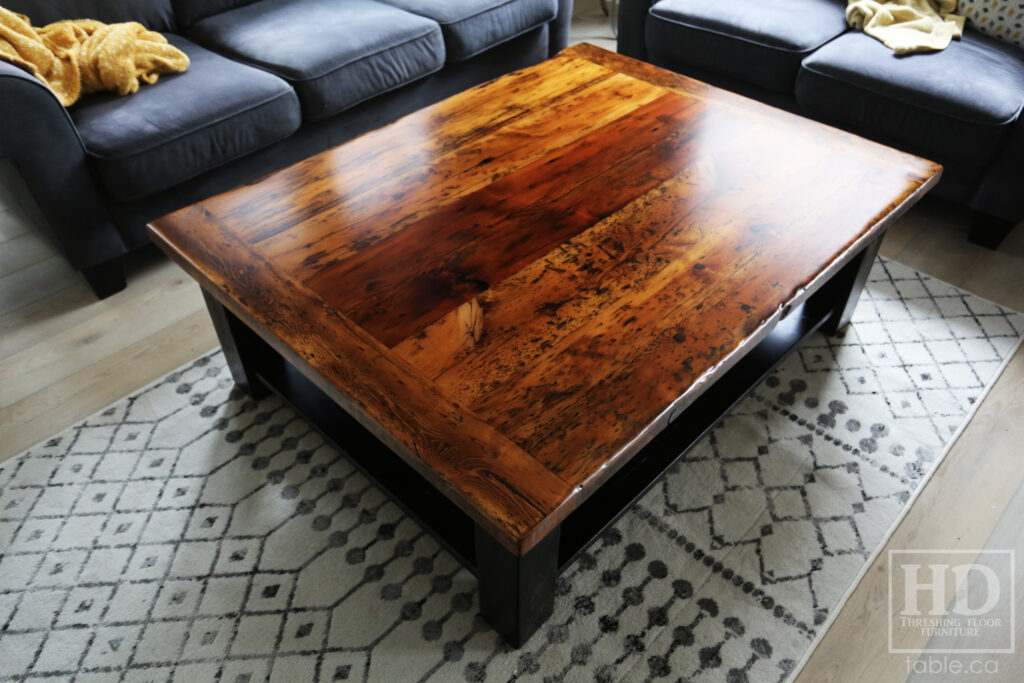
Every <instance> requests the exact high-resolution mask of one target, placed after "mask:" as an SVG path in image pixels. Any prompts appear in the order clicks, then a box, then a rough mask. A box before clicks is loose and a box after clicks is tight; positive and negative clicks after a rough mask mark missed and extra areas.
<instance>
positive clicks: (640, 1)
mask: <svg viewBox="0 0 1024 683" xmlns="http://www.w3.org/2000/svg"><path fill="white" fill-rule="evenodd" d="M655 2H656V0H619V36H618V37H619V42H618V51H619V54H622V55H626V56H627V57H635V58H637V59H643V60H646V59H647V40H646V38H645V36H644V32H645V30H646V28H645V27H646V26H647V13H648V11H649V10H650V9H651V5H653V4H654V3H655Z"/></svg>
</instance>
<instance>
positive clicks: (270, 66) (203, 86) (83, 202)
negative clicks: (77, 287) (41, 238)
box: [0, 0, 572, 297]
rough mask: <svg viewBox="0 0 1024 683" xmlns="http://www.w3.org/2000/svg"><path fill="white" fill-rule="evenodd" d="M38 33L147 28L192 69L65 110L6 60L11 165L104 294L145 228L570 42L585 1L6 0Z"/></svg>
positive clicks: (0, 96) (3, 126)
mask: <svg viewBox="0 0 1024 683" xmlns="http://www.w3.org/2000/svg"><path fill="white" fill-rule="evenodd" d="M3 5H4V6H5V7H6V8H8V9H10V10H13V11H15V12H20V13H23V14H26V15H28V17H29V18H30V19H31V20H32V22H33V24H34V25H37V26H38V25H43V24H47V23H49V22H52V21H57V20H60V19H69V18H86V17H87V18H92V19H99V20H102V21H107V22H115V21H138V22H140V23H142V24H144V25H145V26H147V27H148V28H151V29H153V30H156V31H160V32H162V33H164V34H165V35H166V36H167V37H168V39H169V40H170V42H171V43H173V44H174V45H176V46H178V47H179V48H181V49H182V50H183V51H184V52H185V53H186V54H187V55H188V56H189V58H190V60H191V66H190V67H189V69H188V70H187V71H186V72H185V73H182V74H174V75H168V76H163V77H161V79H160V80H159V82H158V83H157V84H155V85H152V86H143V87H142V88H141V89H140V91H139V93H138V94H136V95H132V96H129V97H117V96H114V95H108V94H96V95H89V96H87V97H85V98H83V99H82V100H80V101H79V102H78V103H76V104H75V105H74V106H72V107H70V108H68V109H65V108H64V107H62V106H61V105H60V104H59V103H58V102H57V100H56V98H55V97H54V96H53V94H52V93H51V92H50V91H49V90H48V89H47V88H46V87H45V86H44V85H43V84H42V83H40V82H39V81H37V80H36V79H35V78H33V77H32V76H31V75H29V74H28V73H26V72H25V71H22V70H20V69H18V68H16V67H14V66H11V65H10V64H7V63H5V62H0V158H7V159H11V160H12V161H13V163H14V165H15V167H16V169H17V170H18V172H19V174H20V175H21V177H22V179H23V180H24V181H25V184H26V185H27V187H28V189H29V191H30V192H31V194H32V195H33V197H34V198H35V200H36V202H37V203H38V204H39V207H40V209H42V213H43V215H44V217H45V218H46V220H47V223H48V225H46V226H44V227H45V228H48V230H49V232H50V233H51V235H52V237H53V239H54V240H55V242H56V244H57V245H58V247H59V248H60V249H61V251H62V252H63V253H64V255H65V256H66V257H67V259H68V261H69V262H70V263H71V264H72V265H73V266H74V267H75V268H77V269H79V270H81V271H82V272H83V274H84V275H85V277H86V279H87V280H88V282H89V284H90V285H91V286H92V287H93V290H94V291H95V292H96V294H97V295H98V296H100V297H104V296H107V295H109V294H112V293H114V292H116V291H118V290H119V289H122V288H123V287H124V286H125V275H124V264H123V258H122V257H123V256H124V255H125V254H126V253H128V252H129V251H131V250H133V249H136V248H138V247H141V246H143V245H144V244H146V243H147V241H148V240H147V237H146V232H145V225H146V222H147V221H149V220H152V219H154V218H157V217H159V216H161V215H163V214H165V213H168V212H170V211H173V210H175V209H178V208H181V207H182V206H187V205H188V204H191V203H194V202H196V201H199V200H201V199H203V198H205V197H208V196H210V195H213V194H216V193H218V192H222V191H225V190H227V189H230V188H232V187H235V186H238V185H240V184H242V183H245V182H249V181H251V180H253V179H255V178H257V177H259V176H262V175H264V174H266V173H268V172H270V171H273V170H276V169H279V168H282V167H284V166H286V165H288V164H290V163H293V162H295V161H298V160H300V159H303V158H305V157H308V156H310V155H312V154H315V153H317V152H319V151H322V150H324V149H327V148H330V147H333V146H335V145H337V144H339V143H342V142H344V141H345V140H348V139H350V138H352V137H354V136H356V135H358V134H360V133H363V132H365V131H367V130H371V129H373V128H377V127H379V126H381V125H384V124H386V123H388V122H390V121H393V120H395V119H397V118H399V117H400V116H402V115H404V114H406V113H409V112H411V111H414V110H416V109H419V108H421V107H423V106H425V105H427V104H431V103H433V102H436V101H438V100H441V99H443V98H445V97H447V96H449V95H452V94H454V93H456V92H459V91H461V90H464V89H466V88H468V87H470V86H473V85H476V84H478V83H481V82H483V81H486V80H489V79H491V78H495V77H497V76H499V75H501V74H504V73H507V72H509V71H512V70H514V69H517V68H521V67H525V66H529V65H531V64H535V63H537V62H540V61H542V60H544V59H546V58H547V57H548V56H550V55H553V54H554V53H556V52H557V51H558V50H560V49H561V48H563V47H564V46H565V45H566V43H567V42H568V33H569V22H570V20H571V16H572V0H444V1H443V2H439V1H435V0H4V2H3Z"/></svg>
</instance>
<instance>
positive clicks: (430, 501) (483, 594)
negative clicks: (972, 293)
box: [204, 237, 881, 647]
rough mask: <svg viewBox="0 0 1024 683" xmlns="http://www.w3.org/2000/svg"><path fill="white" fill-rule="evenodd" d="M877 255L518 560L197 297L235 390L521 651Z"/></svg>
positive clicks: (822, 323)
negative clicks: (627, 518)
mask: <svg viewBox="0 0 1024 683" xmlns="http://www.w3.org/2000/svg"><path fill="white" fill-rule="evenodd" d="M880 243H881V237H879V238H877V239H876V240H875V241H873V242H871V243H870V244H868V245H867V246H866V247H865V249H864V250H863V251H862V252H861V253H860V254H859V255H857V256H856V257H855V258H854V259H853V260H852V261H850V262H849V263H848V264H846V265H845V266H844V267H843V268H842V269H840V270H839V271H838V272H837V273H836V274H835V275H834V276H833V277H832V278H831V279H830V280H828V281H827V282H825V283H824V285H823V286H822V287H821V288H820V289H819V290H818V291H816V292H815V293H813V294H811V295H810V296H809V297H808V298H807V299H806V300H805V301H804V303H803V304H802V305H800V306H799V307H797V308H795V309H794V310H792V311H790V312H789V314H788V315H787V316H786V317H785V318H783V319H782V321H781V322H779V324H778V325H777V326H776V327H775V329H774V330H773V331H772V333H771V334H770V335H769V336H768V337H766V338H765V339H764V340H762V341H761V342H760V343H759V344H757V345H756V346H755V347H754V348H753V349H752V350H751V351H750V352H749V353H748V354H747V355H746V356H744V357H743V358H742V359H741V360H740V361H739V362H737V363H736V365H734V366H733V367H732V368H731V369H730V370H729V371H728V372H727V373H726V374H724V375H723V376H722V377H721V378H720V379H719V380H718V381H716V382H714V383H713V384H711V386H709V387H708V388H707V389H706V390H705V391H704V393H703V394H701V395H700V397H698V398H697V399H696V400H695V401H694V402H693V403H692V404H691V405H690V406H689V407H688V408H687V409H686V410H685V411H683V412H682V413H681V414H680V416H679V417H678V418H676V419H675V420H674V421H673V422H672V423H671V424H670V425H669V426H668V427H667V428H666V429H665V430H664V431H662V432H661V433H660V434H659V435H658V436H656V437H655V438H654V439H653V440H652V441H651V442H650V443H649V444H648V445H647V446H645V447H644V448H643V450H641V451H640V452H639V453H637V454H636V455H635V456H634V457H633V458H632V459H631V460H630V461H629V462H628V463H627V464H626V465H624V466H623V467H622V468H621V469H620V470H619V471H618V472H616V473H615V474H614V475H613V476H612V477H611V478H610V479H608V481H607V482H605V484H604V485H603V486H601V488H599V489H598V490H597V491H595V492H594V493H593V494H592V495H591V496H590V497H589V498H588V499H587V500H586V501H585V502H584V503H583V504H582V505H580V507H579V508H578V509H576V510H575V511H574V512H573V513H572V514H571V515H570V516H569V517H567V518H566V519H565V521H563V522H562V524H561V525H560V526H558V527H556V528H555V529H554V530H553V531H552V532H551V533H550V534H548V535H547V536H546V537H545V538H544V539H543V540H541V541H540V543H538V544H537V545H536V546H535V547H534V548H533V549H531V550H530V551H529V552H528V553H526V554H525V555H523V556H516V555H515V554H513V553H512V552H510V551H509V550H507V549H506V548H505V547H504V546H503V545H502V544H501V543H499V542H498V541H497V540H496V539H494V538H493V537H492V536H491V535H490V534H489V533H487V532H486V531H484V530H482V529H481V528H480V527H479V526H478V525H477V524H476V523H474V522H473V520H471V519H470V517H469V516H468V515H466V513H464V512H463V511H462V510H460V509H459V507H458V506H456V505H455V504H454V503H453V502H451V501H450V500H448V499H447V498H446V497H445V496H443V495H442V494H441V493H440V492H438V491H437V490H436V489H434V488H433V486H431V485H430V484H429V483H428V482H427V480H426V479H424V478H423V477H422V476H421V475H420V474H419V473H417V472H416V471H415V470H414V469H413V468H412V467H411V466H409V465H408V464H406V463H405V461H403V460H402V459H401V458H400V457H399V456H397V455H396V454H394V452H392V451H391V450H390V449H389V448H388V447H387V446H385V445H384V444H383V443H382V442H381V441H379V440H378V439H377V438H376V437H375V436H373V435H372V434H371V433H370V432H369V431H368V430H367V429H366V428H365V427H363V426H362V425H361V424H360V423H359V422H358V421H356V420H355V419H354V418H352V417H351V416H349V415H348V413H346V412H345V411H344V410H343V409H342V408H341V407H339V406H338V405H337V404H336V403H335V402H334V401H332V400H331V399H330V398H329V397H328V396H327V395H326V394H325V393H324V392H323V391H322V390H321V389H320V388H319V387H317V386H316V385H315V384H314V383H313V382H312V381H311V380H310V379H309V378H308V377H306V376H305V375H303V374H302V371H300V369H299V368H296V367H295V366H293V365H292V364H291V363H289V362H288V361H287V360H285V359H284V358H283V357H282V356H281V354H279V353H278V352H277V351H275V350H274V348H273V347H272V346H271V344H270V343H268V342H267V341H265V340H264V339H263V338H261V337H260V335H259V334H257V333H256V332H255V331H253V330H252V329H250V328H248V327H247V326H246V325H245V324H243V323H242V322H241V321H240V320H239V319H238V318H237V317H235V316H234V315H233V314H232V313H231V312H230V311H228V310H227V309H225V308H224V306H223V305H222V304H221V303H220V302H219V301H217V299H215V298H214V297H213V296H211V295H210V294H208V293H206V292H205V291H204V296H205V297H206V303H207V307H208V309H209V311H210V315H211V317H212V319H213V324H214V327H215V328H216V331H217V336H218V337H219V339H220V342H221V346H222V347H223V351H224V355H225V356H226V358H227V362H228V366H229V368H230V370H231V374H232V377H233V378H234V380H235V382H236V383H237V384H238V385H239V386H240V387H242V388H243V389H245V390H246V391H248V392H249V393H250V394H251V395H252V396H253V397H254V398H260V397H262V396H264V395H266V393H267V391H268V390H271V391H273V392H274V393H276V394H278V395H280V396H281V397H282V398H283V399H284V400H285V401H286V402H287V403H289V404H290V405H291V406H292V407H294V408H295V409H296V411H298V412H299V413H300V414H301V415H303V416H304V417H305V418H306V419H308V420H309V421H310V422H311V423H312V424H313V425H314V426H315V427H316V428H317V429H318V430H319V431H320V432H321V433H322V434H323V435H324V436H325V438H327V439H328V441H330V442H331V443H332V444H334V445H335V446H336V447H337V448H338V449H339V450H341V451H343V452H345V453H346V454H347V455H348V457H349V458H350V459H351V460H352V462H353V463H354V464H355V465H356V466H357V467H358V468H359V469H360V470H361V471H362V472H363V473H364V474H365V475H366V476H367V477H369V478H370V480H371V481H373V482H374V483H375V484H376V485H378V486H379V487H380V488H382V489H383V490H384V491H385V492H386V493H387V494H388V495H389V496H391V498H392V499H393V500H394V501H395V503H396V504H397V505H398V506H399V507H401V508H402V509H403V510H404V511H405V512H406V513H407V514H409V515H411V516H412V517H413V518H414V519H416V520H417V521H418V522H419V523H420V524H422V525H423V526H424V527H425V528H426V529H427V530H428V531H430V532H431V533H432V534H433V535H434V536H435V537H436V538H437V539H438V541H439V542H440V543H441V544H442V545H443V546H444V547H445V548H446V549H448V550H449V551H450V552H451V553H452V554H454V555H455V557H457V558H458V559H459V561H461V562H462V563H463V564H464V565H465V566H466V567H467V568H468V569H469V570H470V571H472V572H473V573H474V574H475V575H476V576H477V579H478V581H479V591H480V608H481V611H482V613H483V616H484V618H485V619H487V621H488V622H489V623H490V624H491V625H492V626H493V627H494V629H495V630H496V631H498V633H500V634H501V635H502V636H503V637H504V638H505V639H506V640H507V641H508V642H509V643H511V644H512V645H514V646H516V647H518V646H520V645H522V644H524V643H525V642H526V641H527V640H528V639H529V637H530V636H531V635H532V634H533V633H534V632H535V631H536V630H537V629H538V628H540V626H541V625H542V624H543V623H544V622H545V621H546V620H547V618H548V617H549V616H550V615H551V612H552V610H553V608H554V593H555V580H556V578H557V577H558V575H559V573H561V572H562V571H564V570H565V568H566V567H567V566H569V565H570V564H571V563H572V562H573V561H574V560H575V559H576V557H577V556H578V555H579V554H580V553H581V552H582V551H584V550H585V549H586V548H587V547H588V546H589V545H590V544H591V543H592V542H593V541H594V540H595V539H596V538H597V536H598V535H600V534H601V532H602V531H604V530H605V529H606V528H607V527H608V526H610V525H611V524H612V523H614V522H615V521H616V520H617V519H618V518H619V517H620V516H621V515H622V514H623V513H624V512H625V511H626V510H627V509H628V508H629V507H630V505H632V503H633V502H634V501H636V500H637V499H638V498H639V497H640V496H642V495H643V494H644V493H645V492H646V491H647V490H648V489H649V488H650V487H651V486H653V485H654V483H656V482H657V481H658V479H660V477H661V476H662V475H663V474H664V473H665V471H666V470H667V469H668V468H669V467H670V466H671V465H672V464H673V463H674V462H675V461H676V460H677V459H679V458H681V457H682V456H683V455H684V454H685V453H686V452H687V450H689V448H690V447H691V446H693V445H694V444H695V443H697V441H699V440H700V438H701V437H702V436H703V435H704V434H705V433H706V432H707V431H708V430H709V429H711V427H713V426H714V425H715V424H716V423H717V422H718V421H719V419H721V418H722V417H723V416H724V415H725V414H726V413H727V412H728V411H729V410H730V409H731V408H732V406H733V405H735V404H736V403H738V402H739V401H740V400H741V399H743V398H744V397H745V396H746V395H747V394H748V393H749V392H750V390H751V389H753V388H754V386H755V385H756V384H757V383H758V382H759V381H760V380H761V379H762V378H763V377H764V376H765V375H766V374H767V373H768V372H770V371H771V370H772V368H774V367H775V366H776V365H777V364H778V363H779V362H781V361H782V360H783V359H784V358H785V357H786V356H787V355H788V354H789V353H790V352H791V351H792V350H793V349H794V348H796V346H797V345H798V344H799V343H800V342H801V341H802V340H803V339H804V338H806V337H807V336H809V335H810V334H812V333H813V332H815V331H817V330H818V329H822V330H823V331H824V332H826V333H828V334H835V333H837V332H838V331H839V330H841V329H842V328H843V327H844V326H845V325H846V324H847V323H848V322H849V321H850V317H851V316H852V314H853V310H854V308H855V307H856V304H857V300H858V298H859V296H860V293H861V291H862V290H863V288H864V283H865V282H866V281H867V276H868V272H869V271H870V269H871V265H872V264H873V263H874V260H875V256H876V254H877V253H878V247H879V244H880ZM271 341H272V342H273V341H274V340H271ZM304 370H305V371H306V372H312V371H311V370H309V369H308V368H306V369H304Z"/></svg>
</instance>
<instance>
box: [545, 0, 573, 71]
mask: <svg viewBox="0 0 1024 683" xmlns="http://www.w3.org/2000/svg"><path fill="white" fill-rule="evenodd" d="M572 5H573V0H558V15H557V16H556V17H555V18H554V19H552V20H551V23H550V24H548V36H549V39H550V43H549V45H550V47H549V48H548V57H554V56H555V55H556V54H558V53H559V52H560V51H561V50H562V49H563V48H565V46H566V45H568V44H569V25H570V24H572Z"/></svg>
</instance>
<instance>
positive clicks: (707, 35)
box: [646, 0, 846, 93]
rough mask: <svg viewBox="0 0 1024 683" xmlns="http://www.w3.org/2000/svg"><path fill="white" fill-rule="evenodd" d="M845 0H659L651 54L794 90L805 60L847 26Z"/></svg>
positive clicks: (650, 32) (651, 19)
mask: <svg viewBox="0 0 1024 683" xmlns="http://www.w3.org/2000/svg"><path fill="white" fill-rule="evenodd" d="M845 5H846V3H845V2H843V1H842V0H774V1H773V2H764V1H763V0H730V2H707V0H659V2H656V3H655V4H654V5H653V6H652V7H651V10H650V13H649V14H648V16H647V27H646V35H647V46H646V47H647V52H648V54H649V55H651V56H652V58H653V60H654V61H656V62H659V63H664V64H667V65H690V66H696V67H699V68H701V69H706V70H708V71H710V72H711V73H717V74H721V75H723V76H729V77H731V78H736V79H738V80H740V81H742V82H744V83H749V84H751V85H756V86H760V87H762V88H768V89H769V90H775V91H778V92H784V93H792V92H793V83H794V81H795V80H796V74H797V71H798V70H799V68H800V61H801V60H802V59H803V58H804V57H806V56H807V55H808V54H810V53H811V52H812V51H814V50H816V49H817V48H819V47H820V46H822V45H823V44H825V43H827V42H828V41H830V40H832V39H833V38H835V37H836V36H838V35H840V34H842V33H843V32H844V31H845V30H846V14H845Z"/></svg>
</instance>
